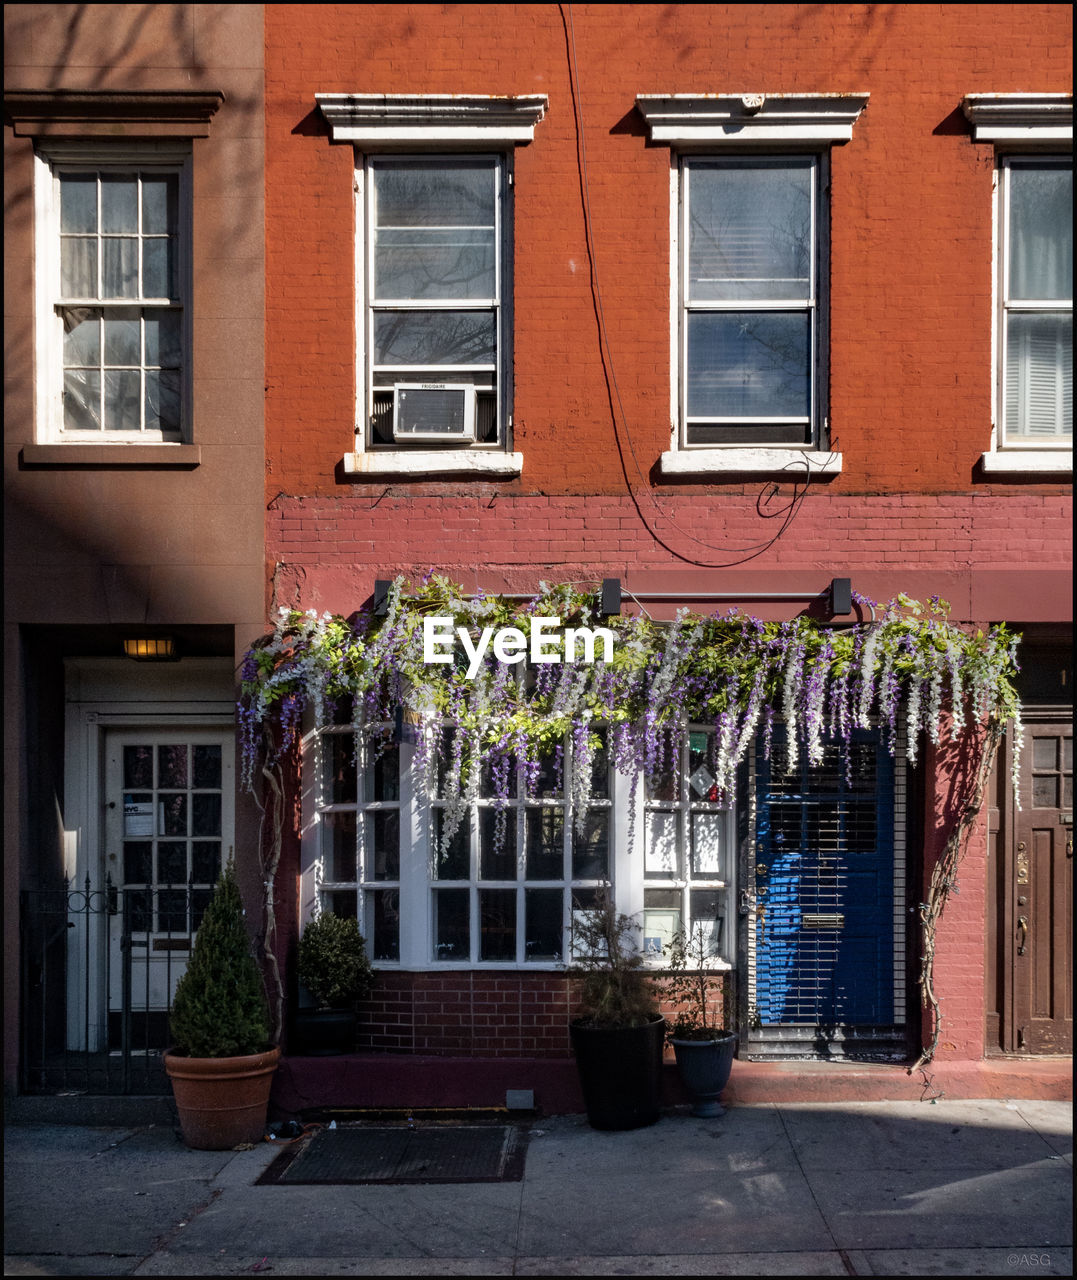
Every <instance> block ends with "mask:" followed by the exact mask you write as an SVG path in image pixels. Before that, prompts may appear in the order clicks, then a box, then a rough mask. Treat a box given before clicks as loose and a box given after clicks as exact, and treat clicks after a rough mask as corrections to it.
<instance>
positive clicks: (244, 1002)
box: [170, 862, 270, 1058]
mask: <svg viewBox="0 0 1077 1280" xmlns="http://www.w3.org/2000/svg"><path fill="white" fill-rule="evenodd" d="M170 1022H171V1027H172V1039H173V1043H174V1045H175V1049H176V1051H177V1052H180V1053H183V1054H186V1055H187V1056H188V1057H190V1058H237V1057H245V1056H247V1055H249V1054H254V1053H262V1052H263V1051H264V1050H265V1049H267V1048H269V1045H270V1033H269V1006H268V1004H267V1002H266V995H265V988H264V987H263V985H262V976H261V974H260V973H259V972H258V966H257V964H256V963H255V961H254V956H253V955H252V954H251V944H250V939H249V938H248V937H247V928H246V925H245V924H244V922H243V902H242V900H241V898H240V896H239V885H238V884H237V883H236V876H235V868H234V867H233V865H232V863H231V862H229V864H228V865H227V866H226V867H225V869H224V870H223V871H222V872H221V878H220V880H218V881H217V887H216V889H215V890H214V893H213V897H212V899H211V900H210V903H209V906H208V907H207V908H206V914H205V915H204V916H203V917H202V923H201V924H200V925H199V927H198V932H197V934H195V940H194V950H193V951H192V952H191V958H190V960H189V961H188V963H187V971H186V973H184V975H183V977H182V978H180V980H179V983H178V985H177V986H176V994H175V997H174V999H173V1001H172V1013H171V1018H170Z"/></svg>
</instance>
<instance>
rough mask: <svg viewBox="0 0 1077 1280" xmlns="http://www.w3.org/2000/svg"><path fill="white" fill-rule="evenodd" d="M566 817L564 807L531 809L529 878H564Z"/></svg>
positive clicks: (528, 840) (527, 825) (527, 822)
mask: <svg viewBox="0 0 1077 1280" xmlns="http://www.w3.org/2000/svg"><path fill="white" fill-rule="evenodd" d="M564 831H565V820H564V817H563V816H562V813H561V810H560V809H528V810H527V815H526V832H527V878H528V880H561V879H562V878H563V877H564V874H565V845H564V840H565V837H564Z"/></svg>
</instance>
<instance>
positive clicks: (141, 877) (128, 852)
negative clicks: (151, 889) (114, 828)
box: [123, 840, 153, 884]
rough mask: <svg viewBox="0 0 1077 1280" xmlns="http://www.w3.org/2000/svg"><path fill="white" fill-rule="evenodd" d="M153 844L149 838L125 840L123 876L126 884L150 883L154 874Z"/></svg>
mask: <svg viewBox="0 0 1077 1280" xmlns="http://www.w3.org/2000/svg"><path fill="white" fill-rule="evenodd" d="M152 864H153V845H152V844H151V842H150V841H149V840H125V841H124V844H123V878H124V883H126V884H149V882H150V880H151V879H152V876H153V871H152Z"/></svg>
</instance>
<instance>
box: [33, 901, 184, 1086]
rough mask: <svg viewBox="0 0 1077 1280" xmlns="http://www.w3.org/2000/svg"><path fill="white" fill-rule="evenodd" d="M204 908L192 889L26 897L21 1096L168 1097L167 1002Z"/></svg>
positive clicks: (182, 967) (182, 968) (180, 972)
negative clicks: (165, 1057)
mask: <svg viewBox="0 0 1077 1280" xmlns="http://www.w3.org/2000/svg"><path fill="white" fill-rule="evenodd" d="M203 908H204V899H203V891H200V890H199V889H196V888H194V887H193V886H191V885H186V886H185V885H165V886H158V887H154V888H147V887H140V888H133V889H132V888H127V889H123V888H120V887H118V886H116V885H114V884H113V883H112V882H111V880H109V879H108V878H106V880H105V883H104V886H103V887H100V888H95V887H94V886H93V884H92V883H91V882H90V881H89V879H87V880H86V881H85V882H84V883H83V884H82V885H81V886H80V887H78V888H73V887H65V888H61V889H52V890H49V889H45V890H24V891H23V893H22V897H21V909H22V910H21V935H22V936H21V949H22V974H21V980H22V1004H21V1007H22V1045H21V1050H22V1051H21V1054H20V1063H21V1079H20V1088H21V1090H22V1092H24V1093H91V1094H165V1093H167V1092H168V1081H167V1079H166V1077H165V1073H164V1067H163V1064H162V1062H161V1050H162V1049H165V1048H167V1047H168V1005H167V998H166V997H165V996H164V995H163V993H164V992H172V991H174V989H175V983H176V981H177V980H178V978H179V976H180V975H181V974H182V972H183V970H184V969H185V967H186V961H187V956H188V954H189V952H190V947H191V942H192V939H193V928H192V926H193V925H194V924H195V923H196V918H195V915H194V913H196V912H199V911H201V910H202V909H203ZM151 955H152V963H151Z"/></svg>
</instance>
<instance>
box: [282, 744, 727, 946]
mask: <svg viewBox="0 0 1077 1280" xmlns="http://www.w3.org/2000/svg"><path fill="white" fill-rule="evenodd" d="M457 732H458V731H456V730H453V729H451V728H446V729H444V730H443V731H442V733H441V737H440V742H438V743H436V745H435V749H434V751H433V753H432V759H431V760H430V761H429V763H428V764H427V763H425V762H424V760H423V755H424V752H423V751H422V750H421V749H420V747H419V745H418V744H416V743H413V742H406V741H405V742H400V741H399V740H398V739H399V736H400V735H399V734H394V730H393V726H392V725H391V724H382V723H378V724H370V725H366V726H365V727H363V728H362V729H360V730H359V731H358V732H357V731H356V729H355V727H354V726H352V725H348V724H339V725H333V726H330V727H328V728H326V729H324V730H322V731H321V732H320V733H317V734H312V735H310V736H309V738H308V740H307V744H306V760H307V761H309V763H310V765H311V767H309V768H307V769H305V777H306V778H307V788H306V818H305V824H304V825H305V833H306V834H305V839H304V849H305V854H304V875H303V910H304V913H305V915H306V916H308V917H309V916H310V915H313V914H314V913H316V912H318V911H334V912H336V913H337V914H339V915H350V916H355V917H356V918H357V919H358V921H359V926H360V929H361V930H362V932H363V934H364V936H365V937H366V939H367V943H368V947H369V949H370V953H371V956H372V958H373V959H374V961H375V962H376V963H379V964H387V963H388V964H390V965H391V964H392V963H393V962H399V963H400V965H401V967H403V968H420V969H423V968H426V969H440V968H449V967H452V966H457V967H469V968H470V967H480V968H483V967H494V968H517V967H518V968H527V967H543V966H545V967H555V968H556V967H559V966H561V965H562V964H565V963H570V962H571V958H572V947H573V942H572V937H573V928H572V923H573V913H574V912H578V911H580V910H585V909H586V908H588V907H589V906H591V905H592V904H593V903H594V902H595V899H596V895H597V894H598V891H599V890H600V889H601V888H603V887H604V886H606V885H612V887H613V894H614V899H615V901H616V904H617V907H618V910H620V911H623V912H625V913H626V914H629V915H631V916H632V917H633V918H634V919H635V920H636V922H637V923H638V924H639V925H641V926H642V927H641V933H640V937H641V945H643V947H644V949H645V952H646V953H647V955H648V959H649V961H650V962H652V963H654V964H656V965H658V964H660V963H661V954H662V947H663V946H664V945H667V944H668V943H669V941H670V940H671V939H672V937H673V934H674V933H675V932H676V931H677V930H678V929H681V928H689V927H693V926H694V925H695V924H697V923H699V924H702V925H703V926H704V928H705V930H706V934H707V938H708V944H709V947H710V950H711V954H712V955H713V957H714V963H715V966H716V967H724V966H725V965H726V964H727V963H728V961H729V960H730V959H731V943H730V939H729V929H730V925H729V923H727V918H728V915H729V894H730V891H731V886H732V880H733V861H732V859H733V850H732V839H731V815H730V813H729V811H728V810H727V809H725V808H722V807H721V806H720V805H719V803H718V800H717V795H716V792H715V779H714V762H713V754H714V734H713V731H710V732H708V731H705V730H699V731H693V732H692V733H690V734H689V735H688V737H687V738H686V739H685V741H684V742H683V744H682V747H681V748H680V750H679V751H675V752H673V753H672V754H673V756H674V758H673V759H671V760H668V761H666V762H665V765H664V766H663V768H662V770H661V772H660V773H659V774H658V775H656V777H655V778H654V779H653V781H652V782H651V784H649V785H647V784H644V783H643V782H642V781H641V782H640V784H639V785H638V786H637V787H633V785H632V782H631V779H630V778H628V777H626V776H625V775H624V774H622V773H620V772H619V771H618V770H617V769H616V768H615V767H614V764H613V761H612V753H611V751H610V749H609V747H610V744H609V731H608V730H607V729H605V728H598V729H596V730H595V731H594V739H595V743H596V744H597V745H595V746H594V751H593V755H592V758H591V761H590V787H589V788H588V789H586V790H587V794H586V798H585V799H574V796H573V793H574V791H575V792H576V793H577V795H579V794H581V793H582V792H583V790H584V789H583V788H580V787H575V788H574V787H573V785H572V779H573V752H574V748H573V744H572V742H571V741H565V742H564V743H563V744H561V745H560V746H558V747H557V748H556V749H555V750H553V751H552V752H550V753H549V754H548V755H546V756H544V757H542V758H541V759H540V760H539V761H538V762H533V763H531V764H521V763H520V762H519V761H517V760H516V759H515V758H514V757H512V756H509V755H505V756H503V757H498V758H495V759H494V760H493V761H492V762H490V763H488V764H487V766H486V767H485V768H484V769H483V770H482V772H481V775H480V777H479V778H478V779H477V781H476V783H475V784H474V785H473V786H472V787H470V788H468V787H466V786H465V787H464V788H463V789H462V791H463V794H462V797H461V799H460V801H459V802H458V805H457V807H456V809H455V812H454V804H453V802H452V800H451V799H450V798H449V797H450V796H451V794H452V792H453V789H452V788H451V787H448V786H447V785H446V779H447V776H448V774H449V772H450V771H451V770H453V769H454V768H459V767H460V766H459V756H460V754H462V752H460V751H459V744H458V743H457V742H456V736H455V735H456V733H457ZM424 767H425V768H428V770H429V781H428V784H427V785H426V786H424V785H422V779H421V778H420V771H421V770H422V769H423V768H424ZM454 818H456V819H458V820H457V821H456V822H455V824H454Z"/></svg>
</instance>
